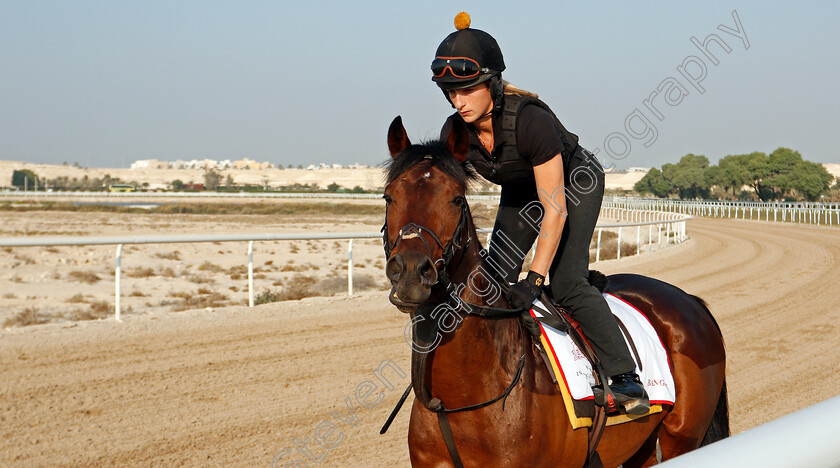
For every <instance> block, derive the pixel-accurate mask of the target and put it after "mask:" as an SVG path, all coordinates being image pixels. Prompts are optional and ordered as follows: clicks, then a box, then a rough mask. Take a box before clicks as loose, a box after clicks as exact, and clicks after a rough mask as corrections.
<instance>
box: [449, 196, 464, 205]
mask: <svg viewBox="0 0 840 468" xmlns="http://www.w3.org/2000/svg"><path fill="white" fill-rule="evenodd" d="M466 202H467V200H466V199H465V198H464V197H461V196H457V197H455V198H453V199H452V203H454V204H455V205H457V206H464V203H466Z"/></svg>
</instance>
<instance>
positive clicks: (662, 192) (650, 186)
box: [633, 167, 673, 198]
mask: <svg viewBox="0 0 840 468" xmlns="http://www.w3.org/2000/svg"><path fill="white" fill-rule="evenodd" d="M633 189H634V190H636V192H638V193H639V194H642V195H644V194H646V193H652V194H653V195H654V196H657V197H660V198H663V197H667V196H668V194H669V193H671V191H672V190H673V186H672V185H671V183H670V182H669V181H668V180H666V179H665V176H664V175H663V174H662V171H660V170H659V169H657V168H655V167H654V168H653V169H651V170H649V171H648V173H647V174H645V176H644V177H642V178H641V179H640V180H639V181H638V182H636V185H634V186H633Z"/></svg>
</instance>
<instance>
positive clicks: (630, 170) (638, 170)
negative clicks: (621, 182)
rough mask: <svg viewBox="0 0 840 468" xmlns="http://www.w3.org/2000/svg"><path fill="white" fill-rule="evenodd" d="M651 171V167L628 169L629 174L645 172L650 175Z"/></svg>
mask: <svg viewBox="0 0 840 468" xmlns="http://www.w3.org/2000/svg"><path fill="white" fill-rule="evenodd" d="M649 171H650V168H649V167H631V168H629V169H627V172H644V173H648V172H649Z"/></svg>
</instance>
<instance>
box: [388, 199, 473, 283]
mask: <svg viewBox="0 0 840 468" xmlns="http://www.w3.org/2000/svg"><path fill="white" fill-rule="evenodd" d="M468 217H469V212H468V209H467V203H466V201H465V202H464V203H463V204H462V205H461V216H460V217H459V219H458V225H457V226H455V230H454V231H453V232H452V237H451V238H450V239H449V242H447V243H446V245H443V243H442V242H441V241H440V239H439V238H438V236H437V235H436V234H435V233H434V231H432V230H431V229H429V228H427V227H425V226H421V225H419V224H415V223H408V224H406V225H405V226H403V227H402V228H401V229H400V232H399V233H397V240H396V241H395V242H394V245H391V241H390V239H389V238H388V237H389V236H388V208H387V206H386V208H385V224H383V225H382V245H383V247H384V248H385V258H386V259H390V258H391V252H393V251H394V250H395V249H396V248H397V247H399V246H400V243H401V242H402V241H403V239H405V240H408V239H414V238H416V237H419V238H420V240H422V241H423V245H425V246H426V252H427V253H428V254H429V258H430V259H431V258H432V247H431V246H430V245H429V243H428V242H427V241H426V237H425V236H424V235H423V233H424V232H425V233H426V234H428V235H429V236H430V237H431V238H432V240H434V241H435V243H436V244H437V245H438V247H440V249H441V252H442V253H441V257H440V258H439V259H437V260H435V261H434V262H433V264H434V266H435V269H436V270H437V271H438V278H439V279H438V282H440V281H441V279H442V277H441V276H440V275H441V274H443V275H444V277H445V276H446V273H445V271H446V267H447V266H448V265H449V262H450V260H452V257H453V256H454V255H455V252H456V251H458V250H460V249H466V248H467V247H469V245H470V242H472V237H469V238H467V241H466V242H465V243H464V244H463V245H462V244H459V243H458V242H460V239H461V234H462V233H463V231H464V227H465V226H466V225H467V218H468ZM443 281H447V282H448V280H445V279H444V280H443Z"/></svg>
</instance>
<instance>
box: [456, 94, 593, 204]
mask: <svg viewBox="0 0 840 468" xmlns="http://www.w3.org/2000/svg"><path fill="white" fill-rule="evenodd" d="M526 104H534V105H537V106H540V107H542V108H543V109H545V110H547V111H548V112H549V113H550V114H551V116H552V117H554V122H555V123H556V124H557V128H558V129H559V133H560V140H561V142H562V143H563V148H564V149H563V153H562V156H563V166H564V169H565V168H566V167H567V166H568V161H569V157H570V156H571V154H572V153H574V151H575V148H576V147H577V144H578V137H577V135H575V134H574V133H572V132H570V131H568V130H566V127H564V126H563V124H562V123H560V120H559V119H558V118H557V116H556V115H554V112H553V111H552V110H551V108H550V107H548V105H547V104H546V103H544V102H542V101H540V100H539V99H537V98H534V97H530V96H524V95H520V94H505V99H504V103H503V104H502V112H501V118H502V125H501V127H502V135H501V144H496V145H495V148H494V149H493V152H492V153H491V154H490V157H489V158H488V157H487V155H486V154H485V153H484V152H483V151H482V150H481V146H480V143H479V145H475V144H473V145H470V153H469V156H468V160H469V161H470V163H472V165H473V167H475V170H476V171H477V172H478V173H479V174H481V176H482V177H484V178H485V179H487V180H489V181H490V182H493V183H495V184H499V185H529V186H531V187H533V186H535V185H536V182H535V181H534V166H533V165H531V162H530V161H528V160H526V159H524V158H522V157H521V156H520V154H519V151H518V149H517V146H516V119H517V117H519V111H520V110H522V107H523V106H525V105H526ZM453 118H460V115H458V113H457V112H456V113H455V114H453ZM476 140H477V138H476Z"/></svg>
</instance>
